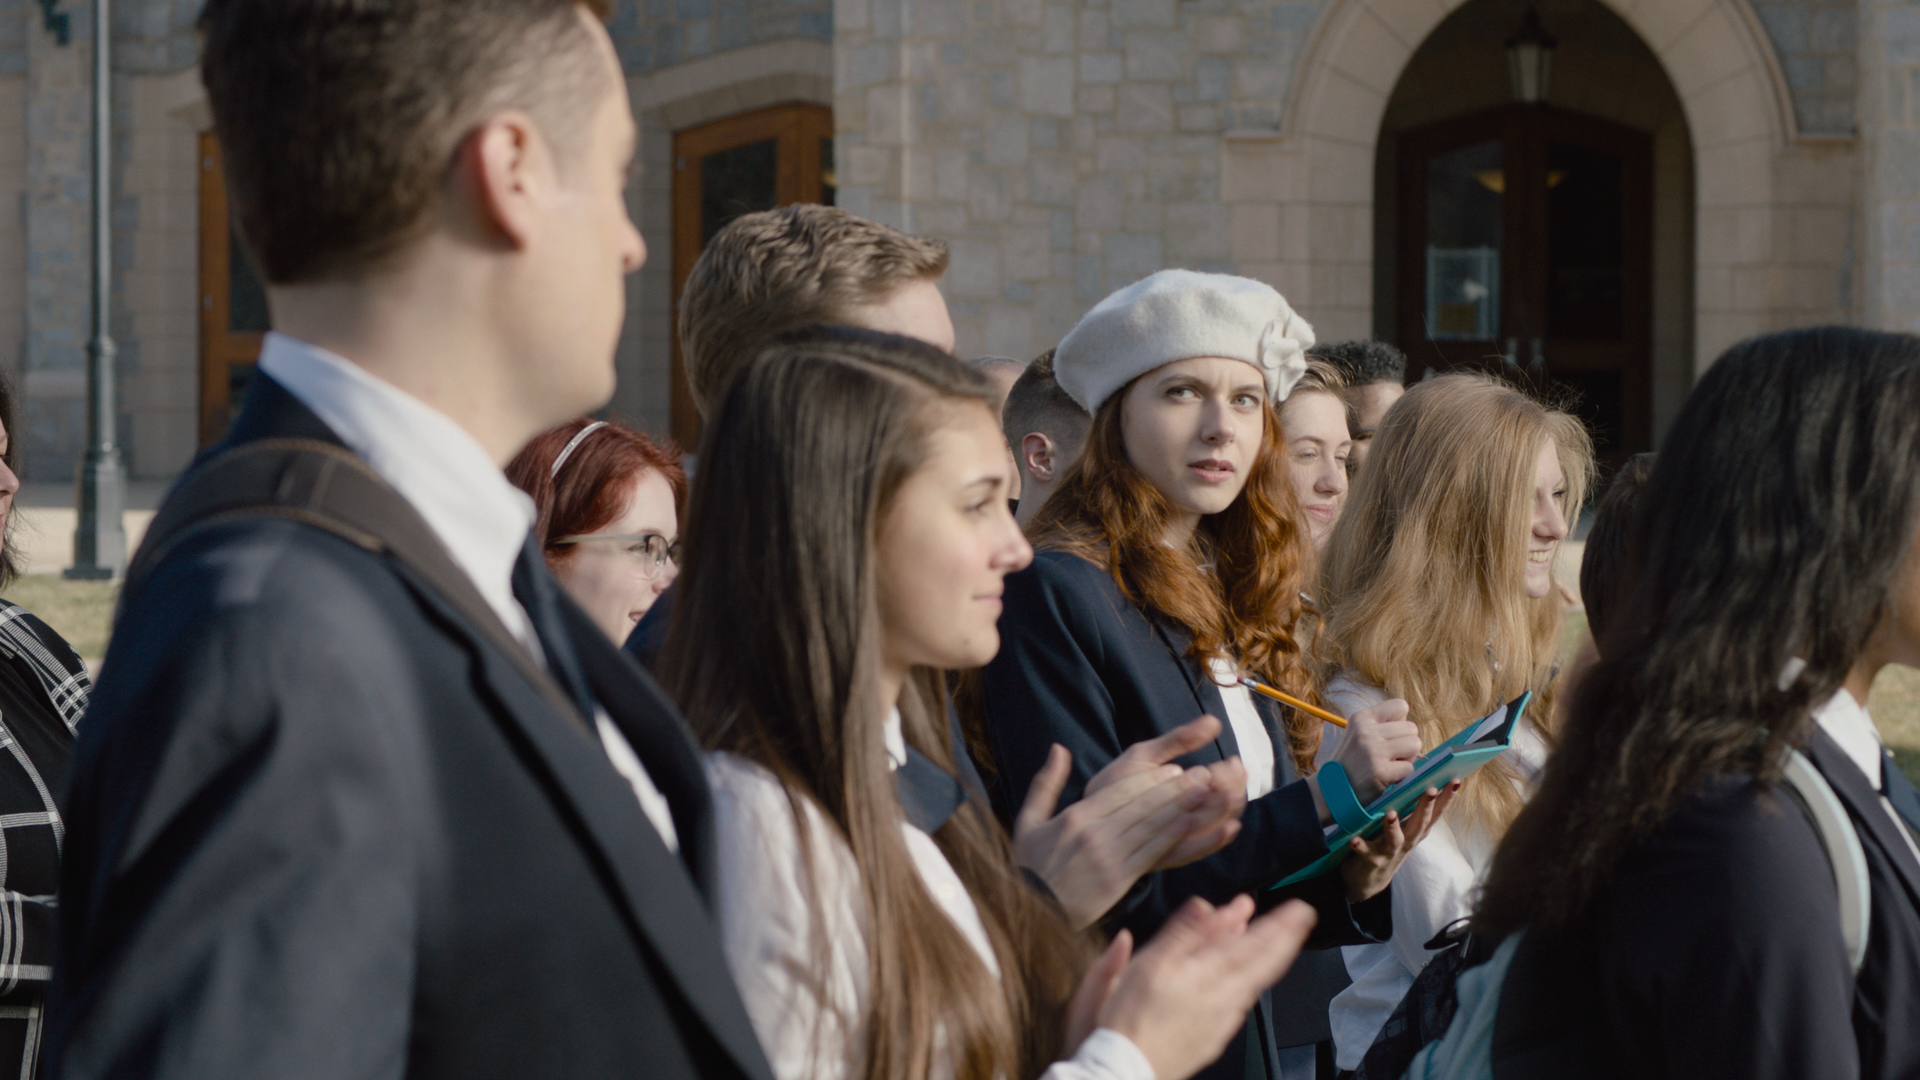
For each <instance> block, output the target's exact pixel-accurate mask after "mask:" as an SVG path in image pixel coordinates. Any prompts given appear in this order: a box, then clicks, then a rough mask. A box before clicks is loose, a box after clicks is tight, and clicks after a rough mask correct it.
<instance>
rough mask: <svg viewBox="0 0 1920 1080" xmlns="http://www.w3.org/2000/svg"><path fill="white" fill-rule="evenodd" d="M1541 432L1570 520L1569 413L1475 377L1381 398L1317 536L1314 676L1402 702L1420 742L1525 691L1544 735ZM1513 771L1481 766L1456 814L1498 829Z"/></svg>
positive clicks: (1553, 653) (1574, 505)
mask: <svg viewBox="0 0 1920 1080" xmlns="http://www.w3.org/2000/svg"><path fill="white" fill-rule="evenodd" d="M1546 440H1552V444H1553V447H1554V449H1555V451H1556V452H1557V454H1558V456H1559V458H1560V469H1561V472H1562V473H1563V474H1564V475H1565V477H1566V480H1565V487H1563V488H1562V489H1561V493H1560V507H1561V511H1562V512H1563V513H1564V514H1565V515H1566V518H1567V521H1568V522H1569V524H1571V523H1572V522H1573V521H1575V520H1577V519H1578V518H1579V515H1580V508H1581V506H1582V504H1583V503H1584V502H1585V499H1586V494H1587V486H1588V483H1589V481H1590V479H1591V476H1592V473H1593V440H1592V438H1591V437H1590V436H1589V435H1588V434H1587V429H1586V426H1585V425H1584V424H1582V423H1581V422H1580V421H1579V420H1578V419H1577V418H1575V417H1573V416H1572V415H1570V414H1568V413H1566V412H1563V411H1560V410H1558V409H1553V408H1549V407H1547V406H1545V405H1542V404H1540V403H1539V402H1537V401H1535V400H1534V399H1532V398H1530V397H1528V396H1527V395H1525V394H1523V393H1521V392H1520V391H1518V390H1516V389H1514V388H1513V387H1511V386H1509V385H1507V384H1506V383H1503V382H1501V381H1499V380H1497V379H1494V378H1491V377H1488V376H1485V375H1477V374H1458V375H1444V376H1441V377H1439V378H1435V379H1430V380H1428V381H1426V382H1422V383H1419V384H1417V385H1415V386H1414V387H1413V388H1411V389H1409V390H1408V391H1407V394H1406V397H1404V398H1402V399H1401V400H1400V401H1399V402H1398V403H1396V404H1395V405H1394V407H1393V408H1392V409H1391V410H1390V411H1389V412H1388V413H1387V416H1386V419H1385V420H1383V421H1382V422H1381V424H1380V430H1379V433H1378V434H1377V435H1376V436H1375V437H1374V443H1373V451H1372V453H1371V455H1370V456H1369V457H1368V458H1367V467H1366V468H1365V469H1362V470H1361V471H1360V476H1359V479H1358V481H1357V482H1356V484H1355V485H1354V488H1353V491H1352V493H1351V494H1350V495H1349V496H1348V499H1347V507H1346V510H1345V512H1344V513H1342V514H1341V516H1340V521H1339V523H1338V524H1336V525H1335V526H1334V531H1333V535H1332V536H1331V537H1329V538H1328V540H1327V547H1326V553H1325V556H1324V561H1323V562H1322V565H1321V575H1320V582H1319V592H1318V596H1319V599H1320V602H1321V615H1322V618H1323V619H1324V625H1323V627H1322V629H1321V631H1320V636H1319V638H1318V640H1317V642H1316V649H1315V651H1316V652H1317V653H1318V654H1319V658H1320V661H1321V663H1322V665H1323V669H1322V678H1323V682H1322V685H1325V684H1326V682H1327V681H1331V680H1332V679H1333V678H1335V677H1337V676H1339V675H1341V674H1342V673H1352V674H1356V675H1358V676H1359V677H1360V678H1361V679H1364V680H1366V681H1367V682H1370V683H1372V684H1374V685H1375V686H1378V687H1381V688H1382V689H1384V690H1385V691H1386V692H1387V693H1388V694H1389V695H1391V696H1393V697H1399V698H1405V699H1406V701H1407V704H1408V705H1409V706H1410V708H1411V715H1410V719H1412V720H1413V722H1414V723H1415V724H1416V725H1418V726H1419V728H1420V738H1421V742H1422V743H1423V744H1424V745H1426V746H1429V747H1431V746H1434V745H1437V744H1438V743H1440V742H1441V741H1443V740H1445V739H1447V738H1448V737H1450V736H1452V735H1454V734H1456V733H1457V732H1459V731H1460V729H1461V728H1463V727H1465V726H1466V725H1467V724H1469V723H1471V722H1472V721H1473V720H1475V719H1477V718H1479V717H1481V716H1484V715H1486V714H1487V713H1489V712H1492V711H1493V709H1494V708H1495V707H1497V706H1499V705H1500V704H1501V703H1503V702H1506V701H1508V700H1511V699H1512V698H1514V697H1516V696H1518V695H1519V693H1520V692H1521V691H1523V690H1532V691H1534V693H1535V694H1536V700H1535V702H1534V704H1533V706H1532V707H1530V708H1529V709H1528V711H1527V715H1528V717H1529V718H1530V720H1531V721H1532V723H1533V725H1534V727H1535V728H1536V730H1538V731H1539V732H1540V735H1541V737H1542V738H1544V739H1546V740H1547V742H1548V744H1549V745H1551V743H1552V741H1553V735H1554V733H1553V702H1552V700H1551V699H1552V691H1553V682H1554V676H1555V674H1557V672H1558V668H1557V666H1556V661H1557V658H1558V652H1559V645H1560V632H1561V626H1562V623H1563V622H1564V620H1565V615H1566V613H1565V610H1564V605H1563V603H1562V601H1561V599H1560V595H1559V592H1558V591H1557V590H1554V591H1550V592H1549V593H1548V594H1547V595H1546V596H1544V597H1542V598H1540V599H1538V600H1535V599H1531V598H1529V597H1528V596H1527V590H1526V563H1527V549H1528V547H1529V543H1528V536H1529V534H1530V532H1531V526H1530V523H1531V520H1532V507H1533V490H1534V487H1533V481H1534V467H1535V464H1536V462H1537V460H1538V458H1539V454H1540V448H1541V446H1542V445H1543V443H1544V441H1546ZM1516 775H1517V774H1516V773H1515V772H1514V770H1513V768H1512V766H1511V765H1509V764H1508V763H1507V762H1505V761H1501V760H1496V761H1494V762H1492V763H1491V764H1489V765H1488V766H1486V767H1485V768H1483V769H1481V770H1480V771H1479V772H1478V773H1476V774H1475V775H1474V776H1473V777H1472V778H1471V779H1469V780H1468V782H1467V784H1466V786H1465V787H1464V788H1463V789H1462V790H1461V792H1460V797H1459V800H1458V801H1457V802H1456V803H1455V809H1454V810H1453V813H1454V814H1455V815H1459V816H1460V817H1462V818H1464V819H1465V822H1466V824H1467V825H1469V826H1480V827H1483V828H1485V829H1487V830H1488V832H1489V834H1490V835H1492V836H1494V837H1495V838H1497V837H1498V836H1499V835H1500V834H1501V833H1503V832H1505V831H1506V827H1507V824H1508V823H1509V822H1511V821H1512V820H1513V818H1514V816H1515V815H1516V814H1518V813H1519V812H1520V808H1521V805H1522V804H1523V802H1524V799H1523V797H1522V795H1521V793H1520V792H1519V790H1518V789H1517V788H1516V785H1515V784H1514V783H1513V781H1514V780H1515V778H1516Z"/></svg>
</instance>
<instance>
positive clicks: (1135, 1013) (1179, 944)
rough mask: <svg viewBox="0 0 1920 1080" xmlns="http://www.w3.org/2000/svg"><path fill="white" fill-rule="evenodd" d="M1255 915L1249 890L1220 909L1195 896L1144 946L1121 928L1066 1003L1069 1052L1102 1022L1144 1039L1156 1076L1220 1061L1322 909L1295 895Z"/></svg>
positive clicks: (1164, 1079)
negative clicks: (1317, 910)
mask: <svg viewBox="0 0 1920 1080" xmlns="http://www.w3.org/2000/svg"><path fill="white" fill-rule="evenodd" d="M1252 915H1253V901H1252V900H1251V899H1249V898H1247V897H1245V896H1241V897H1239V898H1237V899H1235V900H1234V901H1233V902H1231V903H1229V904H1225V905H1222V906H1221V907H1218V908H1216V907H1214V906H1212V905H1211V904H1208V903H1207V902H1205V901H1204V900H1200V899H1199V898H1197V897H1196V898H1194V899H1192V900H1189V901H1187V903H1186V904H1185V905H1184V906H1183V907H1182V908H1181V909H1180V910H1179V911H1178V912H1176V913H1175V914H1174V916H1173V917H1172V918H1171V919H1168V920H1167V922H1166V924H1165V925H1164V926H1162V927H1161V928H1160V932H1159V933H1158V934H1155V935H1154V938H1153V940H1152V941H1151V942H1149V943H1148V944H1147V946H1146V947H1145V948H1143V949H1141V950H1140V951H1139V953H1138V955H1135V954H1134V953H1133V938H1132V936H1131V935H1130V934H1129V933H1128V932H1127V931H1125V930H1122V931H1121V932H1120V933H1119V934H1118V935H1117V936H1116V937H1115V938H1114V939H1113V944H1112V945H1111V946H1109V947H1108V948H1107V951H1106V952H1105V953H1103V954H1101V956H1100V958H1099V959H1098V960H1095V961H1094V963H1093V966H1092V968H1091V969H1089V970H1088V972H1087V975H1086V978H1085V979H1084V980H1082V981H1081V984H1080V989H1079V990H1078V991H1077V992H1076V993H1075V994H1074V996H1073V1000H1072V1002H1070V1003H1069V1005H1068V1009H1067V1045H1066V1050H1067V1052H1068V1053H1069V1054H1070V1053H1072V1052H1073V1050H1074V1049H1075V1048H1077V1047H1078V1046H1079V1045H1080V1043H1081V1042H1082V1041H1083V1040H1084V1039H1085V1038H1086V1037H1087V1036H1088V1035H1089V1034H1091V1033H1092V1032H1093V1030H1094V1028H1096V1027H1105V1028H1111V1029H1112V1030H1114V1031H1117V1032H1119V1033H1120V1034H1122V1035H1125V1036H1126V1037H1127V1038H1129V1039H1131V1040H1132V1041H1133V1044H1134V1045H1135V1046H1137V1047H1139V1049H1140V1052H1141V1053H1142V1054H1143V1055H1145V1056H1146V1059H1147V1061H1148V1062H1149V1063H1150V1064H1151V1065H1152V1066H1153V1075H1154V1076H1155V1077H1156V1078H1157V1080H1185V1078H1187V1077H1189V1076H1192V1075H1193V1074H1194V1073H1196V1072H1198V1071H1199V1070H1200V1069H1202V1068H1204V1067H1205V1066H1206V1065H1207V1064H1208V1063H1209V1062H1212V1061H1214V1060H1215V1059H1216V1058H1218V1057H1219V1056H1220V1054H1221V1052H1222V1051H1223V1050H1225V1049H1226V1047H1227V1043H1228V1041H1229V1040H1231V1039H1232V1038H1233V1036H1234V1035H1235V1034H1236V1033H1237V1032H1238V1031H1239V1030H1240V1025H1241V1024H1242V1023H1243V1022H1245V1020H1246V1016H1247V1010H1248V1009H1251V1008H1252V1007H1253V1003H1254V1001H1255V1000H1256V999H1257V998H1258V997H1259V996H1260V992H1261V991H1263V990H1265V989H1266V988H1267V987H1269V986H1272V985H1273V984H1274V983H1276V982H1278V981H1279V980H1280V976H1282V975H1284V974H1286V972H1287V969H1288V968H1289V967H1291V966H1292V965H1293V961H1294V958H1295V957H1297V956H1299V955H1300V948H1301V946H1302V945H1303V944H1305V942H1306V940H1307V935H1308V934H1309V933H1310V932H1311V931H1312V930H1313V924H1314V920H1315V918H1316V916H1315V915H1314V911H1313V908H1311V907H1309V906H1308V905H1306V904H1304V903H1302V902H1300V901H1298V900H1291V901H1288V902H1287V903H1286V904H1284V905H1282V906H1280V907H1278V908H1276V909H1274V910H1273V911H1270V912H1268V913H1267V914H1265V915H1263V916H1261V917H1260V918H1258V919H1251V916H1252ZM1250 919H1251V921H1249V920H1250Z"/></svg>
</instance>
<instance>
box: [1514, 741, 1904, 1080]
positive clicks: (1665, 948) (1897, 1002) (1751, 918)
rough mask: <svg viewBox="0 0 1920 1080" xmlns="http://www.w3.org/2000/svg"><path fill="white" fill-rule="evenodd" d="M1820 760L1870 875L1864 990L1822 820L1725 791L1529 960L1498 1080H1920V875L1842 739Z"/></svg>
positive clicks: (1737, 778)
mask: <svg viewBox="0 0 1920 1080" xmlns="http://www.w3.org/2000/svg"><path fill="white" fill-rule="evenodd" d="M1804 749H1805V752H1806V754H1807V756H1808V757H1809V758H1811V759H1812V761H1813V764H1814V767H1815V768H1817V769H1819V770H1820V773H1821V775H1822V776H1824V777H1826V780H1827V783H1829V784H1831V785H1832V786H1833V791H1834V794H1835V795H1837V796H1839V798H1840V802H1841V804H1842V805H1844V806H1845V807H1846V810H1847V815H1848V817H1849V818H1850V819H1851V820H1852V822H1853V827H1854V831H1855V832H1856V833H1857V834H1858V835H1859V837H1860V847H1861V850H1862V852H1863V853H1864V854H1865V855H1866V859H1867V880H1868V885H1869V892H1870V895H1871V905H1872V917H1871V924H1872V925H1871V929H1870V931H1869V933H1868V938H1867V956H1866V962H1865V963H1864V964H1863V965H1862V966H1861V968H1860V972H1859V974H1858V975H1857V976H1855V975H1854V974H1852V972H1851V971H1850V970H1849V967H1848V963H1847V956H1846V948H1845V945H1844V943H1843V942H1842V940H1841V935H1840V909H1839V901H1838V896H1837V892H1836V890H1835V887H1834V883H1833V869H1832V863H1831V862H1830V861H1829V860H1828V858H1827V855H1826V852H1825V851H1824V850H1823V849H1822V847H1821V842H1820V836H1819V834H1818V833H1817V832H1815V831H1814V828H1813V826H1812V824H1811V823H1810V822H1809V821H1808V820H1807V817H1806V815H1805V814H1804V813H1803V812H1801V811H1800V810H1798V809H1796V808H1794V807H1793V806H1791V805H1790V804H1789V803H1788V802H1787V800H1786V799H1785V798H1784V797H1782V796H1781V795H1780V794H1779V789H1778V788H1777V787H1776V788H1774V789H1772V790H1768V789H1763V788H1760V787H1758V786H1756V785H1755V784H1754V783H1753V780H1752V778H1751V777H1749V776H1745V775H1732V776H1726V777H1721V778H1719V779H1717V780H1714V781H1711V782H1709V783H1707V784H1705V785H1703V786H1702V788H1701V790H1700V791H1698V792H1696V793H1695V794H1694V795H1692V796H1691V797H1689V798H1688V799H1686V800H1684V801H1682V803H1681V804H1680V805H1679V806H1678V807H1676V808H1675V809H1674V811H1673V812H1672V813H1671V814H1670V815H1669V816H1668V818H1667V820H1666V822H1665V823H1663V824H1662V825H1661V827H1660V828H1659V830H1657V831H1656V832H1655V833H1653V834H1652V835H1651V836H1648V837H1646V838H1645V839H1643V840H1641V841H1638V842H1637V843H1635V844H1634V845H1633V846H1632V848H1630V849H1629V851H1628V852H1627V853H1626V855H1625V856H1624V857H1623V858H1622V859H1621V860H1620V864H1619V865H1618V866H1617V867H1616V868H1615V869H1614V870H1613V871H1612V872H1611V873H1610V874H1609V875H1608V880H1607V885H1606V887H1605V888H1604V889H1603V890H1602V891H1601V893H1600V895H1599V896H1598V897H1597V898H1596V902H1595V904H1594V910H1593V912H1592V914H1591V915H1590V916H1589V917H1588V918H1587V919H1585V920H1583V921H1582V922H1580V923H1578V924H1576V926H1577V929H1576V930H1575V931H1574V932H1572V933H1568V934H1561V935H1554V936H1552V937H1548V936H1545V935H1543V934H1540V933H1534V934H1530V935H1528V937H1527V939H1526V940H1525V941H1523V942H1522V943H1521V946H1520V948H1519V950H1518V951H1517V952H1516V953H1515V955H1514V960H1513V966H1512V967H1510V968H1509V969H1508V971H1507V978H1506V981H1505V983H1504V984H1503V985H1502V988H1501V996H1500V1012H1499V1016H1498V1018H1497V1020H1496V1021H1495V1024H1494V1036H1493V1062H1492V1064H1493V1075H1494V1077H1495V1078H1496V1080H1586V1078H1588V1077H1593V1078H1596V1080H1597V1078H1599V1077H1616V1076H1646V1077H1680V1076H1684V1077H1689V1078H1701V1080H1736V1078H1737V1080H1797V1078H1800V1077H1846V1078H1849V1080H1852V1078H1859V1080H1896V1078H1901V1077H1913V1076H1920V861H1916V860H1915V859H1914V856H1913V851H1912V849H1911V848H1909V847H1908V846H1907V839H1906V837H1904V836H1902V835H1901V833H1900V826H1899V825H1897V824H1895V822H1894V821H1893V820H1892V819H1891V818H1889V817H1888V815H1887V813H1886V810H1885V808H1884V807H1883V806H1882V805H1881V804H1880V794H1879V792H1877V791H1875V790H1874V787H1873V785H1872V783H1871V782H1870V781H1869V780H1868V779H1867V777H1866V776H1865V774H1863V773H1862V772H1861V771H1860V769H1859V767H1858V766H1856V765H1855V764H1854V763H1853V759H1851V758H1849V757H1848V756H1847V754H1846V751H1844V750H1842V749H1841V748H1840V745H1839V744H1838V743H1836V742H1834V741H1833V738H1832V737H1831V736H1829V735H1828V734H1827V733H1826V732H1825V731H1823V730H1821V729H1820V728H1819V727H1817V726H1815V727H1813V729H1812V733H1811V734H1810V736H1809V737H1808V741H1807V745H1806V746H1805V748H1804ZM1883 767H1884V768H1888V769H1892V768H1897V766H1896V764H1895V763H1894V762H1893V760H1892V759H1891V756H1889V757H1888V759H1887V760H1886V762H1885V763H1884V766H1883Z"/></svg>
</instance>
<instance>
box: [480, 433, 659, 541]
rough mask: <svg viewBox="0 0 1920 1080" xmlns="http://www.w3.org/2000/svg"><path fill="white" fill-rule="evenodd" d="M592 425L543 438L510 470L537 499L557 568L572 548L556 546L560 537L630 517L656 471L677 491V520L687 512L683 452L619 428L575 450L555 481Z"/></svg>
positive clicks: (540, 527) (542, 534)
mask: <svg viewBox="0 0 1920 1080" xmlns="http://www.w3.org/2000/svg"><path fill="white" fill-rule="evenodd" d="M592 423H595V421H594V420H593V418H591V417H581V418H580V419H578V420H569V421H567V422H566V423H564V424H561V425H560V426H559V427H557V428H553V429H552V430H550V431H546V432H543V433H542V434H539V435H536V436H534V438H533V441H532V442H530V443H528V444H527V445H526V447H525V448H523V449H522V450H521V451H520V452H519V453H518V454H515V455H514V458H513V460H512V461H510V462H508V463H507V468H506V473H507V479H508V480H510V481H512V482H513V485H514V486H515V487H517V488H519V489H520V490H521V491H524V492H526V493H527V494H528V495H530V496H532V497H533V505H534V509H535V511H536V512H537V515H538V516H537V517H536V519H535V521H534V526H533V533H534V535H535V536H537V537H539V538H540V545H541V547H542V548H543V549H545V551H546V553H547V559H548V560H549V561H554V560H558V559H560V558H562V557H564V556H565V555H566V553H567V550H568V549H567V547H566V546H565V545H562V544H555V543H554V541H555V540H557V539H559V538H560V537H563V536H583V535H585V534H587V533H596V532H599V531H601V530H602V529H605V528H606V527H607V526H609V525H611V524H613V523H614V522H616V521H618V520H620V518H621V516H622V515H623V514H625V513H626V512H627V509H628V504H629V489H630V488H631V487H632V485H633V481H634V480H635V479H636V478H638V477H640V476H642V475H644V474H645V473H646V472H647V471H648V470H652V471H654V472H657V473H659V474H660V475H661V476H662V477H664V478H665V479H666V481H667V486H668V487H670V488H672V489H673V505H674V511H675V513H676V514H678V513H681V512H684V510H685V508H686V505H687V471H686V469H685V468H684V467H683V466H682V465H681V455H680V448H679V447H677V446H675V445H674V444H673V443H672V441H667V442H654V441H653V440H652V439H649V438H648V437H647V436H646V435H645V434H644V433H642V432H638V431H635V430H633V429H632V428H630V427H627V426H626V425H624V424H620V423H616V422H613V421H608V422H607V423H605V424H602V425H601V426H600V427H598V428H595V429H594V430H593V432H592V433H591V434H589V435H588V436H587V437H586V438H584V439H581V440H580V442H579V443H577V444H575V445H574V448H573V453H571V454H568V455H567V458H566V460H565V461H561V462H560V469H559V475H558V476H555V475H554V472H555V470H554V467H553V463H554V462H555V461H557V460H559V458H560V454H561V452H562V451H564V450H565V449H566V448H567V444H568V443H571V442H573V439H574V437H575V436H577V435H579V434H580V433H581V432H582V431H584V430H586V428H587V425H589V424H592Z"/></svg>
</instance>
